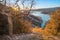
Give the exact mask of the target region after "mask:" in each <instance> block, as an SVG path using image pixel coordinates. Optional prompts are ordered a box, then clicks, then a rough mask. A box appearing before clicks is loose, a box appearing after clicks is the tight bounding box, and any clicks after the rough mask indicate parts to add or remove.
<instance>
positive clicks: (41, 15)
mask: <svg viewBox="0 0 60 40" xmlns="http://www.w3.org/2000/svg"><path fill="white" fill-rule="evenodd" d="M31 14H32V15H34V16H37V17H41V18H42V20H43V23H42V25H41V27H42V28H44V27H45V24H46V22H47V21H48V20H49V19H50V16H49V15H48V14H42V13H41V12H32V13H31Z"/></svg>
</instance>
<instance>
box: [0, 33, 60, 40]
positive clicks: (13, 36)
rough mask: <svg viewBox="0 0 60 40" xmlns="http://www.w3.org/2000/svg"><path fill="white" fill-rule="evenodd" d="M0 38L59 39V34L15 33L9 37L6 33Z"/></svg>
mask: <svg viewBox="0 0 60 40" xmlns="http://www.w3.org/2000/svg"><path fill="white" fill-rule="evenodd" d="M0 40H60V37H59V36H43V35H42V34H38V33H31V34H15V35H12V36H11V37H10V36H8V35H3V36H0Z"/></svg>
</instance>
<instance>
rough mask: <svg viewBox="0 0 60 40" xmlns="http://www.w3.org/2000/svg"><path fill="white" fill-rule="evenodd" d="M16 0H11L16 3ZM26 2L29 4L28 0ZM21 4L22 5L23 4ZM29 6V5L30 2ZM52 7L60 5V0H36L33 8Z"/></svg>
mask: <svg viewBox="0 0 60 40" xmlns="http://www.w3.org/2000/svg"><path fill="white" fill-rule="evenodd" d="M14 1H15V0H10V2H11V3H12V4H14ZM8 2H9V1H8ZM26 3H27V4H28V2H26ZM18 4H19V5H20V4H21V3H20V2H18ZM25 5H26V4H25ZM20 6H21V7H22V5H20ZM27 6H29V4H28V5H27ZM51 7H60V0H35V5H34V7H33V8H36V9H40V8H51Z"/></svg>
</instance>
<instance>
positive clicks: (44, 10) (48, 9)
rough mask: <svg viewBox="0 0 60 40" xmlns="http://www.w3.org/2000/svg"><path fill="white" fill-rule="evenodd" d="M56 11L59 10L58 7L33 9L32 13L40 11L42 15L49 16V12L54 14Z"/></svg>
mask: <svg viewBox="0 0 60 40" xmlns="http://www.w3.org/2000/svg"><path fill="white" fill-rule="evenodd" d="M57 9H60V7H54V8H43V9H33V10H32V11H41V12H42V13H43V14H51V12H54V11H55V10H57Z"/></svg>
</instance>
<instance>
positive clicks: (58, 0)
mask: <svg viewBox="0 0 60 40" xmlns="http://www.w3.org/2000/svg"><path fill="white" fill-rule="evenodd" d="M36 5H37V6H36V8H51V7H60V0H36Z"/></svg>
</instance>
